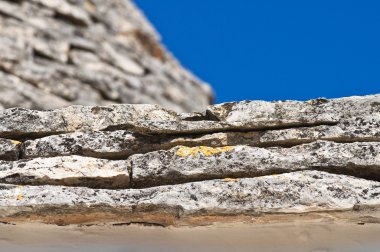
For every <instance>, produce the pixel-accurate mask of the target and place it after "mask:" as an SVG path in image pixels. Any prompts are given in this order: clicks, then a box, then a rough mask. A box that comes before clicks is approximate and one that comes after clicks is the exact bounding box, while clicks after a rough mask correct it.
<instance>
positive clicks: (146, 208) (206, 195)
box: [0, 0, 380, 223]
mask: <svg viewBox="0 0 380 252" xmlns="http://www.w3.org/2000/svg"><path fill="white" fill-rule="evenodd" d="M35 1H36V2H37V0H35ZM38 2H39V3H40V4H43V5H49V6H51V7H49V8H52V9H54V8H57V6H56V5H55V4H56V3H58V2H45V1H43V0H38ZM0 3H1V1H0ZM64 8H68V7H64ZM74 12H75V16H71V15H74V14H70V15H69V16H70V19H71V20H75V22H80V23H81V25H83V26H85V25H86V22H87V21H88V20H87V19H85V18H84V16H83V15H82V14H83V13H82V14H81V12H76V11H74ZM70 13H71V12H70ZM59 15H63V16H65V17H67V15H68V13H67V12H64V13H61V14H59ZM80 20H81V21H80ZM86 20H87V21H86ZM92 21H93V20H92V19H90V22H92ZM53 49H54V50H59V49H60V47H54V48H52V50H53ZM41 50H42V49H41ZM46 50H47V49H46ZM47 52H48V51H47ZM47 52H46V53H47ZM115 57H116V56H115ZM60 59H61V60H63V59H64V58H63V56H62V58H60ZM135 70H136V71H137V68H136V69H135ZM14 78H17V77H14ZM379 126H380V95H369V96H363V97H346V98H340V99H331V100H326V99H316V100H311V101H307V102H297V101H275V102H264V101H243V102H236V103H225V104H220V105H214V106H209V107H208V108H207V109H206V110H204V111H203V112H193V113H182V114H180V113H177V112H174V111H172V110H168V109H164V108H162V107H160V106H158V105H131V104H124V105H120V104H119V105H107V106H70V107H67V108H60V109H56V110H47V111H39V110H29V109H23V108H11V109H6V110H2V111H0V137H3V139H1V140H0V160H3V161H0V182H1V183H3V184H2V185H1V186H0V221H12V220H15V219H17V218H24V220H25V219H28V220H29V219H36V220H41V219H44V220H48V222H49V220H54V221H53V223H61V222H60V221H61V220H62V219H61V218H63V219H65V220H66V221H65V223H79V222H86V220H88V218H90V219H91V218H92V219H95V220H99V221H100V220H104V221H106V222H107V221H113V220H115V219H118V220H127V221H143V222H150V221H152V220H154V219H155V218H164V219H165V218H166V217H167V216H171V217H168V218H169V219H170V218H171V220H174V219H181V217H183V216H187V217H186V218H198V217H197V216H198V215H204V216H206V217H205V218H208V217H210V215H212V216H218V218H219V217H220V218H224V217H223V216H226V215H234V216H236V215H238V214H243V215H251V214H253V215H257V214H265V213H271V214H273V213H292V212H293V213H294V212H301V213H308V212H312V211H322V213H321V214H323V211H330V210H333V211H343V210H345V211H346V210H347V211H348V212H350V211H356V210H357V209H361V208H362V207H364V208H366V207H369V208H371V209H372V208H373V209H380V208H378V206H380V191H379V190H380V141H379V140H380V127H379ZM4 138H6V139H4ZM15 139H17V140H19V141H22V143H21V144H20V143H19V142H17V141H15ZM9 150H11V152H9ZM4 153H11V155H9V154H6V155H4ZM100 158H101V159H100ZM6 159H7V160H9V159H13V160H16V161H4V160H6ZM10 184H13V185H10ZM20 185H24V186H23V187H19V186H20ZM62 185H66V186H70V187H62ZM91 187H92V188H93V189H90V188H91ZM138 188H143V189H138ZM108 189H120V190H108ZM374 207H375V208H374ZM374 211H375V212H376V215H378V210H374ZM1 216H2V217H1ZM86 216H91V217H88V218H87V217H86ZM165 216H166V217H165ZM189 216H190V217H189ZM191 216H192V217H191ZM367 217H368V216H367ZM367 217H366V218H367ZM202 218H203V217H202ZM183 219H184V218H182V220H183ZM367 219H368V220H369V219H370V217H368V218H367ZM56 221H58V222H56ZM171 223H174V222H173V221H172V222H171Z"/></svg>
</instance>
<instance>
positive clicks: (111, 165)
mask: <svg viewBox="0 0 380 252" xmlns="http://www.w3.org/2000/svg"><path fill="white" fill-rule="evenodd" d="M0 182H2V183H12V184H18V185H45V184H50V185H66V186H87V187H94V188H128V187H129V172H128V164H127V161H123V160H120V161H110V160H105V159H96V158H90V157H81V156H67V157H52V158H35V159H32V160H19V161H0Z"/></svg>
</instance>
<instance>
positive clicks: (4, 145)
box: [0, 138, 22, 160]
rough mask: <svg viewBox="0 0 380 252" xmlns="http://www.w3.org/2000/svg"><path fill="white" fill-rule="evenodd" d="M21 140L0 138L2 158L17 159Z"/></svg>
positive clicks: (0, 155)
mask: <svg viewBox="0 0 380 252" xmlns="http://www.w3.org/2000/svg"><path fill="white" fill-rule="evenodd" d="M21 144H22V143H21V142H19V141H14V140H9V139H4V138H0V160H17V159H18V158H19V155H20V146H21Z"/></svg>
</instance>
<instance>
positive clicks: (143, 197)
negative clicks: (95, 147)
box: [0, 171, 380, 218]
mask: <svg viewBox="0 0 380 252" xmlns="http://www.w3.org/2000/svg"><path fill="white" fill-rule="evenodd" d="M0 191H1V195H2V197H1V198H0V216H1V217H2V218H6V217H12V216H18V217H20V216H22V215H29V214H31V213H33V212H34V213H37V214H38V213H39V214H40V215H41V214H43V215H49V211H53V210H54V207H60V209H61V211H62V210H65V209H68V208H70V207H77V211H78V213H80V214H85V213H86V209H87V211H88V212H90V211H92V209H93V208H94V207H97V206H99V205H102V208H101V210H104V209H106V207H107V206H108V207H111V208H115V209H117V208H122V209H123V211H122V212H123V213H124V214H126V213H128V214H131V215H132V214H133V213H134V214H136V213H144V212H152V211H162V212H169V213H170V212H172V213H173V214H176V216H177V217H179V218H180V217H182V216H186V215H207V214H213V215H214V214H221V215H222V214H258V213H279V212H280V213H295V212H298V213H299V212H302V213H306V212H311V211H333V210H352V209H353V208H354V207H355V206H357V205H376V204H379V203H380V183H379V182H374V181H368V180H364V179H358V178H354V177H349V176H344V175H335V174H329V173H325V172H319V171H305V172H294V173H287V174H282V175H277V176H264V177H259V178H243V179H238V180H232V181H231V180H210V181H203V182H194V183H186V184H180V185H172V186H161V187H154V188H147V189H141V190H137V189H127V190H104V189H96V190H94V189H89V188H84V187H60V186H25V187H17V186H13V185H1V187H0ZM7 209H12V210H11V211H7ZM115 211H116V210H115ZM51 218H54V216H52V217H51Z"/></svg>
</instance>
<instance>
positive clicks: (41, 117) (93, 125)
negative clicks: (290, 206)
mask: <svg viewBox="0 0 380 252" xmlns="http://www.w3.org/2000/svg"><path fill="white" fill-rule="evenodd" d="M378 104H380V95H373V96H367V97H364V98H363V97H348V98H341V99H335V100H334V99H332V100H327V101H324V102H323V103H321V104H319V103H313V102H293V101H286V102H263V101H251V102H240V103H232V104H229V103H227V104H221V105H214V106H210V107H209V108H208V110H207V111H206V112H204V114H203V117H199V115H197V117H195V119H194V115H193V116H189V115H187V116H181V115H179V114H177V113H175V112H173V111H170V110H166V109H163V108H161V107H159V106H157V105H127V104H123V105H109V106H97V107H91V106H71V107H68V108H64V109H57V110H51V111H34V110H27V109H8V110H2V111H0V123H1V124H0V137H6V138H10V137H13V138H15V137H17V138H23V137H33V136H34V137H41V136H46V135H52V134H59V133H69V132H73V131H77V130H82V131H83V130H92V131H94V130H106V131H110V130H121V129H124V130H130V131H133V132H136V133H141V134H148V135H150V134H189V133H191V134H196V133H213V132H218V131H221V132H222V131H233V130H235V131H236V130H240V131H248V130H266V129H276V128H284V127H288V128H291V127H302V126H317V125H336V124H339V123H344V122H346V121H347V120H350V119H352V118H353V117H360V116H362V117H366V116H371V115H376V117H377V118H378V117H379V115H380V105H378Z"/></svg>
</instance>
